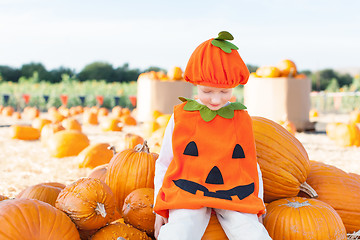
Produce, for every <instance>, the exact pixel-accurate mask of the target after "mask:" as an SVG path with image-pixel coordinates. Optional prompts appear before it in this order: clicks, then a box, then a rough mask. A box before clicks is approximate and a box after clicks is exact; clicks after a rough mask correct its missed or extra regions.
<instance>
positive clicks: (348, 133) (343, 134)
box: [334, 123, 360, 147]
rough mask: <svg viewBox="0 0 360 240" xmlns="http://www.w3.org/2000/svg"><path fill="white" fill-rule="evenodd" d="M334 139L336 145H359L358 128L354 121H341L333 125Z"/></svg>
mask: <svg viewBox="0 0 360 240" xmlns="http://www.w3.org/2000/svg"><path fill="white" fill-rule="evenodd" d="M334 131H335V133H334V135H335V136H334V140H335V143H336V144H337V145H338V146H341V147H350V146H357V147H358V146H360V129H359V127H358V126H357V125H356V124H354V123H349V124H347V123H341V124H338V125H337V126H336V127H335V130H334Z"/></svg>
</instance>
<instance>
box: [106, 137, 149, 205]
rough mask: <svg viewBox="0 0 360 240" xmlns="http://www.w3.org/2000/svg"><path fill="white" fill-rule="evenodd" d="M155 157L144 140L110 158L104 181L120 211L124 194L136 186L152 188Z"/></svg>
mask: <svg viewBox="0 0 360 240" xmlns="http://www.w3.org/2000/svg"><path fill="white" fill-rule="evenodd" d="M154 176H155V159H154V155H153V154H151V153H150V150H149V148H148V146H147V143H146V141H144V144H143V145H138V146H136V147H135V148H133V149H125V150H123V151H122V152H119V153H117V154H116V155H114V157H113V158H112V159H111V161H110V163H109V166H108V170H107V174H106V179H105V182H106V184H107V185H109V186H110V188H111V190H112V191H113V193H114V195H115V199H116V204H117V205H116V206H117V209H118V211H119V212H120V211H121V209H122V207H123V204H124V200H125V198H126V196H127V195H128V194H129V193H131V192H132V191H133V190H135V189H137V188H154Z"/></svg>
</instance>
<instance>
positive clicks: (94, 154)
mask: <svg viewBox="0 0 360 240" xmlns="http://www.w3.org/2000/svg"><path fill="white" fill-rule="evenodd" d="M109 148H110V144H108V143H94V144H90V145H89V146H87V147H86V148H85V149H83V150H82V151H81V152H80V153H79V155H78V156H77V157H76V159H77V161H78V162H79V167H80V168H83V167H87V168H95V167H97V166H99V165H102V164H106V163H109V162H110V160H111V158H112V157H113V156H114V151H113V150H110V149H109Z"/></svg>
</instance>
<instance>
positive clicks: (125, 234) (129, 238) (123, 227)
mask: <svg viewBox="0 0 360 240" xmlns="http://www.w3.org/2000/svg"><path fill="white" fill-rule="evenodd" d="M104 239H106V240H122V239H126V240H151V238H150V237H149V236H147V235H146V233H145V232H142V231H140V230H138V229H136V228H134V227H132V226H131V225H129V224H124V223H121V222H114V223H111V224H109V225H107V226H106V227H103V228H101V229H100V230H99V231H97V232H96V233H95V234H94V235H93V236H92V238H91V240H104Z"/></svg>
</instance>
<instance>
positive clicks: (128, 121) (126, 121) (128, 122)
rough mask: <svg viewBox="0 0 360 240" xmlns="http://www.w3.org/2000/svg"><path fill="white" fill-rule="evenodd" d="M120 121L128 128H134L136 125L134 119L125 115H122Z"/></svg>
mask: <svg viewBox="0 0 360 240" xmlns="http://www.w3.org/2000/svg"><path fill="white" fill-rule="evenodd" d="M120 120H121V121H122V122H123V123H124V124H125V125H128V126H136V125H137V121H136V119H135V118H134V117H132V116H130V115H128V114H126V115H123V116H122V117H121V118H120Z"/></svg>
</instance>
